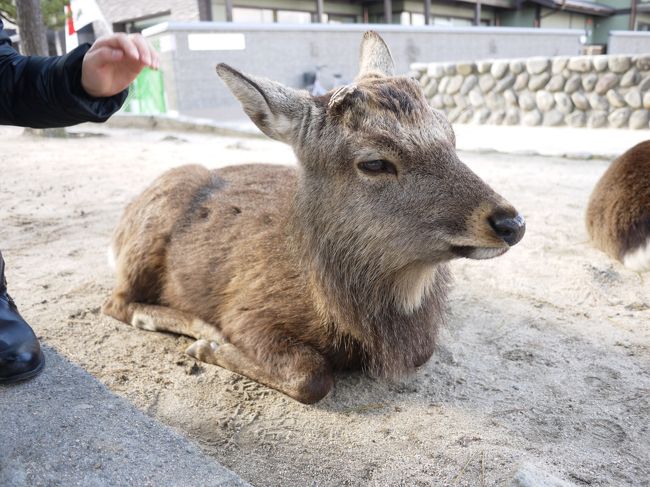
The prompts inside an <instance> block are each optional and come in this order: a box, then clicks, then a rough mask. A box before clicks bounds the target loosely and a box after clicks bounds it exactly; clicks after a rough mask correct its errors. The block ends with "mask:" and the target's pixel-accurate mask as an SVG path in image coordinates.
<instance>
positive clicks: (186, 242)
mask: <svg viewBox="0 0 650 487" xmlns="http://www.w3.org/2000/svg"><path fill="white" fill-rule="evenodd" d="M393 71H394V66H393V60H392V58H391V55H390V52H389V50H388V48H387V46H386V45H385V44H384V41H383V40H382V39H381V38H380V37H379V36H378V35H377V34H375V33H374V32H368V33H366V34H365V36H364V38H363V42H362V46H361V67H360V71H359V74H358V76H357V78H356V80H355V82H354V84H351V85H349V86H345V87H343V88H340V89H338V90H336V91H334V92H330V93H328V94H326V95H324V96H322V97H316V98H314V97H312V96H310V95H309V94H308V93H306V92H304V91H296V90H294V89H291V88H288V87H285V86H282V85H280V84H278V83H275V82H273V81H270V80H267V79H262V78H257V77H252V76H248V75H245V74H242V73H240V72H238V71H236V70H235V69H233V68H231V67H229V66H227V65H225V64H220V65H219V66H217V72H218V74H219V75H220V76H221V78H222V79H223V80H224V81H225V83H226V85H228V87H229V88H230V90H231V91H232V92H233V94H234V95H235V96H236V97H237V98H238V100H239V101H240V102H241V104H242V105H243V108H244V110H245V112H246V113H247V114H248V116H249V117H250V118H251V119H252V120H253V122H255V124H256V125H257V126H258V127H259V128H260V129H261V130H262V132H264V133H265V134H266V135H268V136H269V137H271V138H273V139H276V140H280V141H282V142H286V143H288V144H290V145H291V146H292V147H293V149H294V151H295V153H296V156H297V158H298V160H299V167H298V168H294V167H281V166H270V165H242V166H233V167H227V168H223V169H219V170H214V171H209V170H207V169H205V168H204V167H201V166H197V165H194V166H184V167H179V168H177V169H173V170H171V171H169V172H167V173H165V174H163V175H162V176H161V177H159V178H158V179H157V180H156V181H155V182H154V183H153V185H152V186H151V187H149V188H148V189H147V190H146V191H145V192H144V193H143V194H142V195H140V196H139V197H138V198H137V199H136V200H135V201H133V202H132V203H131V204H130V205H129V206H128V207H127V208H126V210H125V213H124V215H123V217H122V220H121V221H120V223H119V225H118V227H117V229H116V231H115V235H114V240H113V244H112V248H113V251H114V254H115V258H116V264H117V284H116V286H115V289H114V290H113V293H112V296H111V297H110V298H109V299H108V300H107V302H106V303H105V305H104V308H103V311H104V312H105V313H106V314H108V315H110V316H113V317H115V318H117V319H118V320H121V321H123V322H125V323H129V324H131V325H133V326H135V327H136V328H141V329H145V330H156V331H167V332H173V333H178V334H183V335H188V336H190V337H193V338H196V339H197V341H196V342H195V343H194V344H192V345H191V346H190V347H189V348H188V350H187V353H188V354H189V355H191V356H192V357H195V358H196V359H197V360H200V361H203V362H206V363H210V364H216V365H219V366H221V367H224V368H226V369H228V370H231V371H233V372H236V373H238V374H241V375H244V376H246V377H249V378H251V379H253V380H255V381H257V382H259V383H261V384H264V385H266V386H268V387H272V388H274V389H277V390H278V391H281V392H283V393H285V394H287V395H289V396H291V397H292V398H294V399H296V400H298V401H300V402H303V403H314V402H316V401H319V400H320V399H322V398H323V397H324V396H325V395H326V394H327V393H328V392H329V391H330V390H331V388H332V386H333V383H334V380H333V371H335V370H340V369H362V370H364V371H366V372H367V373H369V374H372V375H373V376H379V377H381V376H396V375H399V374H400V373H403V372H405V371H408V370H409V369H412V368H414V367H417V366H419V365H422V364H424V363H425V362H426V361H427V360H428V359H429V357H430V356H431V354H432V353H433V350H434V343H435V338H436V331H437V328H438V326H439V324H440V322H441V320H442V318H443V312H444V307H445V300H446V293H447V285H448V280H449V278H448V270H447V265H446V262H447V261H449V260H451V259H454V258H457V257H469V258H472V259H488V258H492V257H496V256H498V255H501V254H503V253H504V252H506V251H507V250H508V249H509V248H510V246H512V245H514V244H516V243H517V242H518V241H519V240H520V239H521V238H522V236H523V234H524V230H525V226H524V220H523V218H522V217H521V216H520V215H519V214H518V213H517V211H515V209H514V208H513V207H512V206H511V205H509V204H508V203H507V202H506V201H505V200H504V199H503V198H502V197H501V196H499V195H498V194H496V193H495V192H494V191H493V190H492V189H491V188H490V187H489V186H487V185H486V184H485V183H484V182H483V181H482V180H481V179H480V178H479V177H478V176H476V175H475V174H474V173H473V172H472V171H470V170H469V169H468V168H467V167H466V166H465V165H464V164H463V163H461V162H460V161H459V159H458V156H457V155H456V151H455V138H454V133H453V130H452V128H451V126H450V124H449V122H448V121H447V120H446V118H445V117H444V115H442V114H441V113H440V112H437V111H436V110H434V109H432V108H431V107H430V106H429V104H428V103H427V101H426V99H425V97H424V95H423V93H422V90H421V88H420V86H419V84H418V83H417V82H416V81H415V80H413V79H410V78H406V77H398V76H394V73H393Z"/></svg>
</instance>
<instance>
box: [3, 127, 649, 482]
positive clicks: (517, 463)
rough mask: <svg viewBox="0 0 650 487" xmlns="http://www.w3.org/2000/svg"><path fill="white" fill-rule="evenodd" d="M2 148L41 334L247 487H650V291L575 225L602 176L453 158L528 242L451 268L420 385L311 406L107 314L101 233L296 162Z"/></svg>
mask: <svg viewBox="0 0 650 487" xmlns="http://www.w3.org/2000/svg"><path fill="white" fill-rule="evenodd" d="M85 130H88V129H85ZM92 130H97V129H94V128H93V129H92ZM0 147H1V152H0V221H1V222H2V224H1V226H0V248H2V249H3V251H4V253H5V257H6V260H7V262H8V268H7V272H8V276H7V277H8V279H9V281H10V290H11V292H12V293H13V294H14V297H15V298H16V300H17V302H18V303H19V304H20V306H21V309H22V311H23V314H24V315H25V316H26V318H27V319H28V320H29V321H30V322H31V323H32V324H33V325H34V328H35V329H36V331H37V333H38V335H39V336H40V337H41V338H42V339H43V340H44V341H45V342H46V343H47V344H49V345H50V346H53V347H54V348H56V349H57V350H58V351H59V352H60V353H61V354H63V355H64V356H66V357H68V358H69V359H71V360H72V361H74V362H76V363H78V364H80V365H81V366H82V367H84V368H85V369H86V370H88V371H89V372H90V373H92V374H93V375H94V376H96V377H97V378H98V379H99V380H101V381H102V382H103V383H105V384H106V385H107V386H108V387H109V388H110V389H111V390H113V391H114V392H116V393H117V394H119V395H121V396H123V397H126V398H127V399H128V400H130V401H131V402H132V403H134V404H135V405H136V406H137V407H139V408H140V409H142V410H143V411H145V412H146V413H147V414H149V415H152V416H153V417H155V418H157V419H159V420H160V421H162V422H164V423H166V424H168V425H171V426H172V427H174V428H176V429H177V430H179V431H181V432H183V433H184V434H186V435H187V436H188V437H190V438H192V439H194V440H196V441H197V442H198V443H199V444H200V445H201V446H202V447H203V448H204V450H205V451H206V452H208V453H209V454H210V455H213V456H214V457H216V458H217V459H218V460H219V461H220V462H222V463H223V464H224V465H225V466H227V467H229V468H231V469H233V470H234V471H235V472H237V473H238V474H240V475H241V476H242V477H243V478H244V479H246V480H248V481H250V482H251V483H253V484H254V485H258V486H267V485H268V486H272V485H282V486H294V485H295V486H311V485H318V486H334V485H337V486H338V485H377V486H385V485H391V486H393V485H404V486H418V485H422V486H424V485H449V486H454V485H457V486H483V485H507V484H509V483H510V480H509V479H512V477H513V475H514V474H515V472H516V471H517V469H520V468H522V465H523V468H524V469H528V470H532V471H537V472H538V473H539V472H548V473H549V474H552V475H554V476H557V477H559V478H561V479H564V480H566V481H568V482H571V483H573V484H576V485H588V486H616V485H630V486H640V485H649V484H650V431H649V430H648V429H649V419H650V404H649V400H648V398H649V396H650V275H646V276H641V275H638V274H635V273H632V272H630V271H627V270H626V269H624V268H623V267H621V266H620V265H618V264H616V263H613V262H611V261H609V260H608V259H607V257H606V256H604V255H603V254H601V253H600V252H598V251H596V250H594V249H592V248H591V247H590V246H589V244H588V242H587V237H586V233H585V230H584V226H583V212H584V207H585V202H586V200H587V198H588V195H589V191H590V189H591V187H592V186H593V184H594V183H595V182H596V180H597V179H598V177H599V176H600V175H601V174H602V172H603V171H604V169H605V167H606V164H607V163H606V162H604V161H593V160H592V161H584V160H563V159H552V158H542V157H531V156H521V155H520V156H507V155H497V154H477V153H463V154H461V157H462V158H463V159H464V160H465V161H466V162H467V163H468V164H469V165H470V166H471V167H472V168H473V169H474V170H475V171H476V172H478V173H479V174H480V175H481V176H482V177H484V179H486V180H487V181H488V182H489V183H491V184H492V185H493V187H494V188H495V189H497V190H498V191H499V192H501V193H502V194H503V195H504V196H506V197H507V198H508V199H509V200H510V201H511V202H512V203H513V204H515V205H516V206H517V207H518V208H519V209H520V211H521V212H522V213H523V214H524V215H525V216H526V218H527V221H528V231H527V234H526V236H525V238H524V240H523V241H522V243H521V244H520V245H518V246H517V247H516V248H514V249H513V250H512V251H511V252H509V253H508V254H506V255H505V256H503V257H501V258H498V259H494V260H491V261H483V262H479V261H457V262H455V263H454V264H453V271H454V275H455V290H454V292H453V293H452V296H451V300H450V313H449V323H448V326H447V327H446V329H445V330H444V331H443V333H442V335H441V339H440V346H439V350H438V351H437V353H436V354H435V355H434V356H433V357H432V358H431V360H430V361H429V362H428V363H427V364H426V365H425V366H423V367H422V368H421V369H419V370H417V371H416V372H415V373H413V374H412V375H411V376H409V377H407V378H405V379H404V380H402V381H399V382H396V383H384V382H377V381H374V380H370V379H368V378H366V377H364V376H362V375H359V374H352V375H348V376H339V377H338V381H337V384H336V388H335V390H334V392H333V393H332V394H331V395H329V396H328V397H327V398H326V399H325V400H324V401H322V402H321V403H319V404H318V405H315V406H304V405H301V404H298V403H296V402H294V401H292V400H290V399H288V398H286V397H285V396H283V395H282V394H280V393H277V392H275V391H273V390H269V389H267V388H265V387H263V386H259V385H257V384H256V383H253V382H251V381H249V380H246V379H243V378H241V377H239V376H236V375H234V374H232V373H230V372H228V371H225V370H222V369H219V368H217V367H214V366H207V365H202V364H197V363H195V362H194V361H193V360H192V359H190V358H189V357H187V356H185V355H184V353H183V351H184V349H185V348H186V347H187V345H188V344H189V339H186V338H181V337H175V336H171V335H165V334H157V333H150V332H144V331H139V330H134V329H132V328H130V327H128V326H126V325H124V324H121V323H118V322H116V321H114V320H112V319H110V318H107V317H105V316H102V315H101V314H100V313H99V308H100V305H101V303H102V302H103V300H104V299H105V298H106V296H107V295H108V292H109V289H110V288H111V285H112V276H111V273H110V271H109V269H108V267H107V265H106V248H107V245H108V242H109V236H110V234H111V231H112V228H113V226H114V224H115V223H116V221H117V219H118V217H119V215H120V212H121V210H122V208H123V207H124V205H125V204H126V203H127V202H128V201H129V200H130V199H131V198H132V197H134V196H135V195H136V194H137V193H138V192H139V191H140V190H142V189H143V188H144V187H145V186H146V185H147V184H148V183H149V182H151V180H152V179H153V178H154V177H155V176H156V175H158V174H160V173H161V172H163V171H164V170H166V169H168V168H171V167H173V166H176V165H180V164H183V163H194V162H201V163H204V164H206V165H208V166H211V167H214V166H217V165H221V164H230V163H239V162H252V161H260V162H271V163H273V162H283V161H290V160H292V159H293V156H292V154H291V152H290V151H289V150H288V149H287V148H285V147H283V146H281V145H279V144H276V143H273V142H270V141H263V140H255V139H234V138H219V137H214V136H201V135H189V134H167V133H161V132H144V131H125V130H116V129H113V130H110V131H106V134H105V136H103V137H93V138H82V139H72V140H57V139H41V138H31V137H26V136H22V135H20V130H17V129H2V131H1V132H0ZM35 400H37V398H35ZM529 485H550V484H548V483H546V484H545V483H544V482H541V481H538V482H537V483H534V482H533V483H532V484H531V483H529Z"/></svg>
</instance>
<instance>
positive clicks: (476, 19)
mask: <svg viewBox="0 0 650 487" xmlns="http://www.w3.org/2000/svg"><path fill="white" fill-rule="evenodd" d="M474 25H481V0H476V10H474Z"/></svg>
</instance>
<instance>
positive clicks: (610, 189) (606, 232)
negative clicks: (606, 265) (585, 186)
mask: <svg viewBox="0 0 650 487" xmlns="http://www.w3.org/2000/svg"><path fill="white" fill-rule="evenodd" d="M587 231H588V232H589V236H590V237H591V239H592V240H593V242H594V244H595V245H596V247H598V248H599V249H600V250H602V251H603V252H605V253H606V254H608V255H609V256H610V257H612V258H613V259H616V260H619V261H621V262H622V263H623V264H624V265H625V266H626V267H628V268H630V269H632V270H635V271H638V272H641V271H647V270H650V141H646V142H641V143H640V144H638V145H635V146H634V147H632V148H631V149H630V150H628V151H627V152H626V153H625V154H623V155H622V156H620V157H619V158H618V159H616V160H615V161H614V162H613V163H612V164H611V165H610V166H609V168H608V169H607V171H605V174H603V176H602V177H601V178H600V181H598V184H597V185H596V187H595V188H594V191H593V193H591V198H590V200H589V206H588V207H587Z"/></svg>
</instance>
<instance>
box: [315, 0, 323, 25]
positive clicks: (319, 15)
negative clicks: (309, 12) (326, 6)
mask: <svg viewBox="0 0 650 487" xmlns="http://www.w3.org/2000/svg"><path fill="white" fill-rule="evenodd" d="M323 14H324V12H323V0H316V22H318V23H319V24H322V23H323V17H324V15H323Z"/></svg>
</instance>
